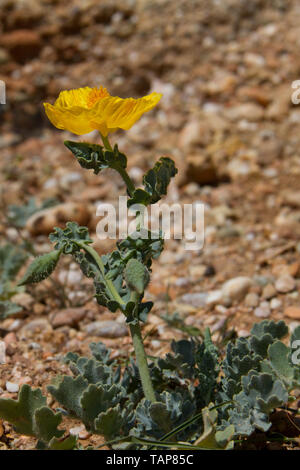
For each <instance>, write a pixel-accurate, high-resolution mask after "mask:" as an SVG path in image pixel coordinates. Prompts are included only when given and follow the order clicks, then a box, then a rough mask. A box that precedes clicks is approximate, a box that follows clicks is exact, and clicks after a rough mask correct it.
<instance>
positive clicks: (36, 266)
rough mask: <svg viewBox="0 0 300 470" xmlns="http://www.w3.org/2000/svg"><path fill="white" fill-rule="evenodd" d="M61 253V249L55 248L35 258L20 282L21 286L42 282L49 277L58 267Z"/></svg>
mask: <svg viewBox="0 0 300 470" xmlns="http://www.w3.org/2000/svg"><path fill="white" fill-rule="evenodd" d="M60 254H61V252H60V250H54V251H51V252H50V253H46V254H45V255H42V256H38V257H37V258H35V260H34V261H33V262H32V263H31V265H30V266H29V268H28V269H27V271H26V273H25V275H24V276H23V278H22V279H21V281H20V282H19V286H23V285H25V284H32V283H35V282H40V281H42V280H43V279H46V278H47V277H49V276H50V275H51V274H52V273H53V271H54V269H55V268H56V265H57V263H58V260H59V257H60Z"/></svg>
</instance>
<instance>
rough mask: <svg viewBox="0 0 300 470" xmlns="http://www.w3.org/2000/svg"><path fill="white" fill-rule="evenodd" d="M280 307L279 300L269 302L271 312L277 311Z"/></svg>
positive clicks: (274, 299)
mask: <svg viewBox="0 0 300 470" xmlns="http://www.w3.org/2000/svg"><path fill="white" fill-rule="evenodd" d="M280 307H282V302H281V300H280V299H277V298H276V297H274V298H273V299H272V300H271V302H270V308H271V310H277V309H278V308H280Z"/></svg>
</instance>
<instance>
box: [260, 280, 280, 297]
mask: <svg viewBox="0 0 300 470" xmlns="http://www.w3.org/2000/svg"><path fill="white" fill-rule="evenodd" d="M276 293H277V291H276V289H275V287H274V286H273V284H267V285H266V286H265V287H264V288H263V292H262V297H263V299H266V300H269V299H271V298H272V297H275V295H276Z"/></svg>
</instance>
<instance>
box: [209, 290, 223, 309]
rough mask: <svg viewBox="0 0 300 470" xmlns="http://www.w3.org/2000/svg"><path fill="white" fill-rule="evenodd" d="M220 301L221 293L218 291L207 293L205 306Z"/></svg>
mask: <svg viewBox="0 0 300 470" xmlns="http://www.w3.org/2000/svg"><path fill="white" fill-rule="evenodd" d="M221 300H222V291H221V290H220V289H216V290H212V291H210V292H208V294H207V298H206V305H216V304H218V303H220V302H221Z"/></svg>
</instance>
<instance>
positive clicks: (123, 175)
mask: <svg viewBox="0 0 300 470" xmlns="http://www.w3.org/2000/svg"><path fill="white" fill-rule="evenodd" d="M100 135H101V139H102V142H103V145H104V147H105V148H106V150H109V151H110V152H113V148H112V146H111V145H110V142H109V140H108V137H104V135H102V134H100ZM114 169H115V170H116V171H117V172H118V173H119V175H120V176H121V178H122V179H123V181H124V183H125V184H126V187H127V191H128V194H129V195H130V196H131V197H132V196H133V193H134V191H135V185H134V183H133V181H132V179H131V178H130V176H129V175H128V173H127V171H126V170H125V168H123V167H121V166H115V167H114Z"/></svg>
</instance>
